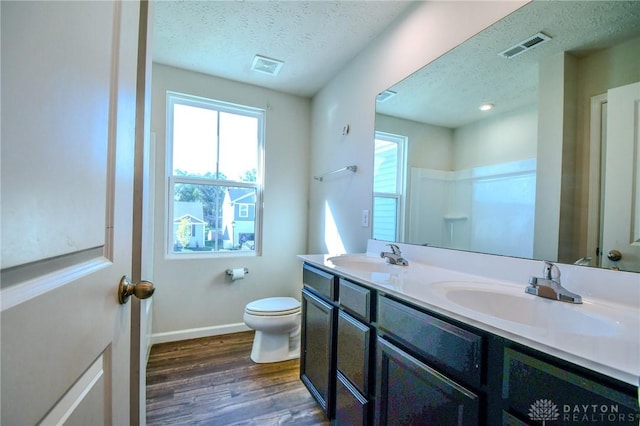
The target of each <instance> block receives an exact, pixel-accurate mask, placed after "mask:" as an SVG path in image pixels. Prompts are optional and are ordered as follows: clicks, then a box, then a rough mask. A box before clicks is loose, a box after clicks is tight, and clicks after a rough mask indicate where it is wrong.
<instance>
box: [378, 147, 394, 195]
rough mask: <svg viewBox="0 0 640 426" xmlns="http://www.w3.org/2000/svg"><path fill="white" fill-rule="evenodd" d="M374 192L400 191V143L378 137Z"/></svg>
mask: <svg viewBox="0 0 640 426" xmlns="http://www.w3.org/2000/svg"><path fill="white" fill-rule="evenodd" d="M375 142H376V144H375V157H374V159H375V164H374V171H373V192H389V193H396V192H398V144H397V143H394V142H389V141H383V140H379V139H376V141H375Z"/></svg>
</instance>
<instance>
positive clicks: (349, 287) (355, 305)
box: [339, 278, 371, 322]
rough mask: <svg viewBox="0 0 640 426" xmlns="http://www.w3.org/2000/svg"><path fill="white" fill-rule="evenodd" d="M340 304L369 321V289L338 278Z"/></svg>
mask: <svg viewBox="0 0 640 426" xmlns="http://www.w3.org/2000/svg"><path fill="white" fill-rule="evenodd" d="M339 288H340V290H339V294H340V306H341V307H342V308H344V309H345V310H347V311H349V312H351V313H352V314H354V315H356V316H357V317H359V318H361V319H363V320H364V321H366V322H371V290H369V289H368V288H365V287H362V286H361V285H358V284H355V283H352V282H350V281H347V280H345V279H343V278H340V285H339Z"/></svg>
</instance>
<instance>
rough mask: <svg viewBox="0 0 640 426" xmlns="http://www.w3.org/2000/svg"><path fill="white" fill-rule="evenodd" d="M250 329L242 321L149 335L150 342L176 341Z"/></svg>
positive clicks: (153, 343)
mask: <svg viewBox="0 0 640 426" xmlns="http://www.w3.org/2000/svg"><path fill="white" fill-rule="evenodd" d="M249 330H251V329H250V328H249V327H247V325H246V324H245V323H243V322H239V323H235V324H225V325H214V326H211V327H200V328H191V329H187V330H176V331H167V332H164V333H154V334H152V335H151V344H152V345H155V344H156V343H166V342H177V341H179V340H187V339H198V338H200V337H210V336H219V335H221V334H230V333H239V332H242V331H249Z"/></svg>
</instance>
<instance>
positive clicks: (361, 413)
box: [334, 371, 371, 426]
mask: <svg viewBox="0 0 640 426" xmlns="http://www.w3.org/2000/svg"><path fill="white" fill-rule="evenodd" d="M337 379H338V380H337V382H336V416H335V420H334V425H336V426H358V425H369V424H371V410H370V408H371V403H370V402H369V400H368V399H367V398H365V397H364V396H362V394H361V393H360V392H359V391H358V390H357V389H356V388H355V387H354V386H353V384H351V382H350V381H349V380H348V379H347V378H346V377H345V376H344V375H343V374H342V373H341V372H340V371H338V373H337Z"/></svg>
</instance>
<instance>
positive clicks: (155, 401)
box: [147, 331, 330, 426]
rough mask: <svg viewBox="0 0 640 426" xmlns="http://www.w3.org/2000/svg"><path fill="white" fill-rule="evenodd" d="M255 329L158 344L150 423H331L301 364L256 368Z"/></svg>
mask: <svg viewBox="0 0 640 426" xmlns="http://www.w3.org/2000/svg"><path fill="white" fill-rule="evenodd" d="M252 341H253V331H249V332H244V333H235V334H227V335H223V336H214V337H207V338H202V339H193V340H185V341H180V342H174V343H162V344H158V345H154V346H153V348H152V349H151V354H150V356H149V363H148V364H147V424H148V425H177V424H180V425H186V424H188V425H215V426H227V425H256V426H257V425H259V426H265V425H284V424H291V425H296V426H297V425H329V424H330V422H329V421H328V420H327V419H326V417H325V416H324V413H323V412H322V411H321V410H320V408H319V407H318V406H317V405H316V403H315V401H314V400H313V398H312V397H311V395H310V394H309V391H307V389H306V388H305V387H304V385H303V384H302V382H301V381H300V378H299V374H300V373H299V365H300V364H299V361H298V360H292V361H284V362H277V363H270V364H255V363H254V362H253V361H251V359H250V358H249V355H250V353H251V344H252Z"/></svg>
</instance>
